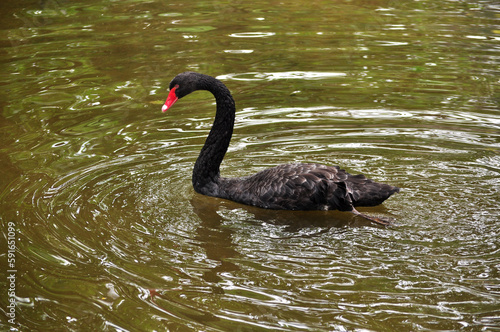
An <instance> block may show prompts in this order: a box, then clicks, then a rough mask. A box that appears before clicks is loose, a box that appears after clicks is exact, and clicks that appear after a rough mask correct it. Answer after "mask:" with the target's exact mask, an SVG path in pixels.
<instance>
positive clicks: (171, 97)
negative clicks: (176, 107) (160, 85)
mask: <svg viewBox="0 0 500 332" xmlns="http://www.w3.org/2000/svg"><path fill="white" fill-rule="evenodd" d="M178 87H179V86H178V85H176V86H174V87H173V88H172V89H171V90H170V93H169V94H168V97H167V100H165V104H164V105H163V107H162V108H161V111H162V112H163V113H165V112H166V111H167V110H168V109H169V108H170V107H172V105H173V104H174V103H175V102H176V101H177V99H179V98H177V96H176V95H175V90H177V88H178Z"/></svg>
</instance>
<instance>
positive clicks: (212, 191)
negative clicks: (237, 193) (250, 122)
mask: <svg viewBox="0 0 500 332" xmlns="http://www.w3.org/2000/svg"><path fill="white" fill-rule="evenodd" d="M199 89H200V90H201V89H202V90H208V91H210V92H211V93H212V94H213V95H214V97H215V101H216V103H217V112H216V114H215V120H214V123H213V125H212V129H211V130H210V134H209V135H208V137H207V139H206V141H205V145H203V148H202V149H201V152H200V155H199V156H198V159H197V160H196V163H195V165H194V169H193V187H194V189H195V190H196V192H199V193H201V194H205V195H210V196H219V178H220V171H219V167H220V164H221V162H222V159H224V155H225V154H226V151H227V148H228V147H229V142H230V141H231V136H232V134H233V127H234V118H235V110H236V107H235V104H234V100H233V97H232V96H231V93H230V92H229V90H228V89H227V88H226V86H225V85H224V84H223V83H222V82H220V81H219V80H216V79H214V78H212V77H210V78H209V79H207V80H204V81H203V83H202V84H201V86H200V87H199Z"/></svg>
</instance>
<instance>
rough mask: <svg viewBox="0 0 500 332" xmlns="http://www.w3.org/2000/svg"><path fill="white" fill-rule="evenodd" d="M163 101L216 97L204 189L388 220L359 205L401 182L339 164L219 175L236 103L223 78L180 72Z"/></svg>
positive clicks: (200, 186)
mask: <svg viewBox="0 0 500 332" xmlns="http://www.w3.org/2000/svg"><path fill="white" fill-rule="evenodd" d="M169 88H170V93H169V94H168V97H167V100H166V101H165V104H164V105H163V107H162V111H163V112H165V111H166V110H168V109H169V108H170V107H171V106H172V105H173V104H174V103H175V102H176V101H177V100H178V99H180V98H182V97H184V96H186V95H188V94H190V93H191V92H193V91H196V90H208V91H210V92H211V93H212V94H213V95H214V97H215V100H216V103H217V112H216V114H215V120H214V123H213V125H212V129H211V130H210V134H209V135H208V137H207V139H206V141H205V145H203V148H202V149H201V152H200V155H199V156H198V159H197V160H196V163H195V165H194V169H193V179H192V180H193V187H194V190H195V191H196V192H198V193H200V194H204V195H208V196H215V197H220V198H224V199H229V200H232V201H235V202H238V203H243V204H247V205H253V206H257V207H261V208H266V209H278V210H340V211H350V212H352V213H354V214H355V215H358V216H361V217H363V218H366V219H368V220H371V221H373V222H375V223H378V224H381V225H391V222H390V221H388V220H384V219H380V218H377V217H372V216H368V215H365V214H362V213H360V212H358V211H357V210H356V209H355V207H356V206H375V205H379V204H381V203H382V202H383V201H385V200H386V199H387V198H389V196H391V195H392V194H394V193H396V192H399V188H398V187H394V186H391V185H388V184H383V183H377V182H373V181H372V180H370V179H367V178H366V177H365V176H364V175H362V174H360V175H351V174H349V173H347V172H346V171H344V170H342V169H340V168H339V167H338V166H325V165H320V164H287V165H279V166H276V167H273V168H269V169H265V170H263V171H260V172H258V173H257V174H254V175H251V176H247V177H241V178H225V177H221V176H220V171H219V166H220V164H221V162H222V159H223V158H224V155H225V154H226V151H227V148H228V146H229V142H230V141H231V136H232V134H233V127H234V119H235V111H236V107H235V103H234V100H233V97H232V96H231V93H230V92H229V90H228V88H227V87H226V86H225V85H224V84H223V83H222V82H221V81H219V80H218V79H216V78H214V77H211V76H208V75H203V74H199V73H194V72H185V73H182V74H179V75H177V76H176V77H175V78H174V79H173V80H172V82H170V86H169Z"/></svg>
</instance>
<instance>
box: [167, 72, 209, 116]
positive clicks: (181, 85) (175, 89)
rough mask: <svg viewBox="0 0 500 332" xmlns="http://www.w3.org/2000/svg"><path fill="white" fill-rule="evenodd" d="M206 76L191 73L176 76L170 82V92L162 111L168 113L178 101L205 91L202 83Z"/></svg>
mask: <svg viewBox="0 0 500 332" xmlns="http://www.w3.org/2000/svg"><path fill="white" fill-rule="evenodd" d="M204 76H206V75H203V74H199V73H195V72H191V71H187V72H185V73H182V74H179V75H177V76H175V77H174V79H173V80H172V81H171V82H170V85H169V88H170V92H169V94H168V97H167V100H166V101H165V104H164V105H163V107H162V108H161V111H162V112H166V111H167V110H168V109H169V108H170V107H172V105H173V104H174V103H175V102H176V101H177V100H179V99H181V98H182V97H184V96H187V95H188V94H190V93H191V92H193V91H196V90H200V89H203V88H202V83H203V82H204Z"/></svg>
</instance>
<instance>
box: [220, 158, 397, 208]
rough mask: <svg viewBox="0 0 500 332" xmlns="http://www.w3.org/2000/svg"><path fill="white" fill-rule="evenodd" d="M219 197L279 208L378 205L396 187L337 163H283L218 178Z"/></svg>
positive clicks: (394, 190) (395, 189)
mask: <svg viewBox="0 0 500 332" xmlns="http://www.w3.org/2000/svg"><path fill="white" fill-rule="evenodd" d="M220 189H221V191H220V197H223V198H227V199H230V200H233V201H236V202H241V203H244V204H249V205H254V206H259V207H263V208H268V209H280V210H341V211H352V210H353V208H354V206H374V205H378V204H381V203H382V202H383V201H384V200H386V199H387V198H389V196H390V195H392V194H393V193H395V192H397V191H399V188H397V187H393V186H390V185H387V184H380V183H376V182H374V181H372V180H370V179H367V178H366V177H365V176H364V175H356V176H353V175H351V174H349V173H347V172H346V171H344V170H342V169H340V168H339V167H338V166H325V165H321V164H286V165H279V166H276V167H273V168H269V169H265V170H263V171H261V172H258V173H257V174H255V175H252V176H249V177H244V178H221V180H220Z"/></svg>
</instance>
